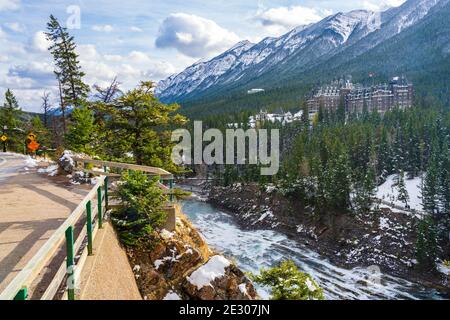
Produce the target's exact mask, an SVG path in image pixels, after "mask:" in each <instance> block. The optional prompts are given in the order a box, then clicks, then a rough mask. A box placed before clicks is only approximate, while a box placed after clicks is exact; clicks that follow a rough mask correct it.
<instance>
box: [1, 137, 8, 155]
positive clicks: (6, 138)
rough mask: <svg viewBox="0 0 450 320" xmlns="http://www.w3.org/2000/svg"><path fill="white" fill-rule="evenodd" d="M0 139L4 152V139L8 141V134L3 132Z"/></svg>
mask: <svg viewBox="0 0 450 320" xmlns="http://www.w3.org/2000/svg"><path fill="white" fill-rule="evenodd" d="M0 140H1V141H2V142H3V152H6V141H8V136H7V135H6V134H3V135H2V136H0Z"/></svg>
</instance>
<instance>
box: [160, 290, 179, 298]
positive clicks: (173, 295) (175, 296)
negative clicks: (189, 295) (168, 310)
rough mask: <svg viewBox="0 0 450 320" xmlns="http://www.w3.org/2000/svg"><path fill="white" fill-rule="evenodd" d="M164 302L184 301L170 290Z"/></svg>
mask: <svg viewBox="0 0 450 320" xmlns="http://www.w3.org/2000/svg"><path fill="white" fill-rule="evenodd" d="M163 300H182V299H181V297H180V296H179V295H178V294H177V293H176V292H173V291H172V290H170V291H169V292H168V293H167V294H166V296H165V297H164V298H163Z"/></svg>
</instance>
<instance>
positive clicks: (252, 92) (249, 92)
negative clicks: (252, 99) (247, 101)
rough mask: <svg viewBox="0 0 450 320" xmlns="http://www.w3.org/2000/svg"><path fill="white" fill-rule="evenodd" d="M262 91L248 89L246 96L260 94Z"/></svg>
mask: <svg viewBox="0 0 450 320" xmlns="http://www.w3.org/2000/svg"><path fill="white" fill-rule="evenodd" d="M264 91H265V90H264V89H250V90H248V91H247V94H255V93H260V92H264Z"/></svg>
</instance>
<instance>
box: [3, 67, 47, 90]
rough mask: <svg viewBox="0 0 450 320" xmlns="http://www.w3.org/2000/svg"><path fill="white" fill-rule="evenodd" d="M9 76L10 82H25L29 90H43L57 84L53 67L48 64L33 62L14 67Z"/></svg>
mask: <svg viewBox="0 0 450 320" xmlns="http://www.w3.org/2000/svg"><path fill="white" fill-rule="evenodd" d="M7 76H8V78H9V79H10V81H11V80H12V81H15V79H21V80H22V81H25V82H26V83H27V88H42V87H44V86H48V85H54V83H55V76H54V74H53V65H51V64H50V63H48V62H39V61H32V62H28V63H26V64H21V65H15V66H12V67H11V68H9V71H8V75H7ZM19 88H20V87H19Z"/></svg>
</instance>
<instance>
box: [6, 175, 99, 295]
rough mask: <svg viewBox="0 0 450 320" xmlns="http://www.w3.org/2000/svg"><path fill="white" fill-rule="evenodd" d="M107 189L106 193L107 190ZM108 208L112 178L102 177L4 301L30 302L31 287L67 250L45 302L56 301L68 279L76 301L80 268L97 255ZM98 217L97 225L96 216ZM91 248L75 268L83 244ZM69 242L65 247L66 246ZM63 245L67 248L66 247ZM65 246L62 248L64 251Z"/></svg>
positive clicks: (8, 290) (9, 289) (13, 283)
mask: <svg viewBox="0 0 450 320" xmlns="http://www.w3.org/2000/svg"><path fill="white" fill-rule="evenodd" d="M103 190H104V191H103ZM94 200H96V201H97V207H96V209H95V212H94V211H93V205H92V203H93V201H94ZM107 208H108V177H105V176H100V177H98V181H97V184H96V185H95V187H94V188H93V189H92V190H91V191H90V192H89V194H88V195H87V196H86V197H85V198H84V199H83V201H82V202H81V203H80V204H79V205H78V207H77V208H76V209H75V210H74V211H73V212H72V213H71V214H70V216H69V217H68V218H67V219H66V220H65V221H64V223H63V224H62V225H61V226H60V227H59V228H58V229H57V230H56V231H55V233H54V234H53V235H52V236H51V237H50V239H48V240H47V242H46V243H45V244H44V245H43V246H42V247H41V248H40V249H39V251H38V252H37V253H36V255H35V256H34V257H33V258H32V259H31V260H30V261H29V262H28V264H27V265H26V266H25V267H24V268H23V269H22V270H21V271H20V272H19V273H18V274H17V276H16V277H15V278H14V279H13V280H12V281H11V283H10V284H9V285H8V286H7V287H6V288H5V290H3V291H2V292H1V293H0V300H13V299H14V300H26V299H27V298H28V292H29V288H30V286H31V284H32V283H33V281H34V280H35V279H36V277H37V276H38V275H39V274H40V273H41V271H42V270H43V269H44V267H45V266H46V265H47V264H48V263H49V262H50V261H51V260H52V259H53V258H54V256H55V254H56V253H58V252H59V250H61V249H62V250H64V248H65V257H66V259H65V262H64V264H65V266H64V265H61V267H60V268H59V270H58V271H57V273H56V275H55V277H54V278H53V280H52V282H51V283H50V285H49V286H48V288H47V290H46V292H44V295H43V296H44V299H52V298H53V296H54V295H55V293H56V292H57V290H58V288H59V287H60V286H61V283H62V282H63V280H64V279H67V287H66V292H67V298H68V299H69V300H74V299H75V298H76V292H75V284H76V280H77V277H78V276H79V272H77V271H78V269H77V270H76V268H79V269H80V270H81V268H82V266H81V265H82V264H84V261H85V259H86V256H87V255H92V254H93V241H94V237H95V234H96V231H97V230H98V229H101V228H102V226H103V215H104V214H105V212H106V211H107ZM95 213H96V214H97V215H96V217H97V223H96V224H95V225H94V219H93V215H94V214H95ZM84 214H86V225H85V226H84V227H83V228H82V231H81V232H80V233H79V235H78V238H77V239H76V240H75V239H74V230H75V227H76V226H77V224H78V223H79V221H80V219H81V217H83V216H84ZM86 238H87V246H86V248H84V249H83V250H82V252H81V256H80V259H78V264H77V265H75V255H76V254H77V253H79V250H81V249H80V248H81V246H82V244H83V242H85V241H86ZM64 242H65V246H64V245H63V243H64ZM62 245H63V246H62ZM61 246H62V248H61Z"/></svg>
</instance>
